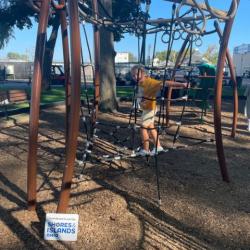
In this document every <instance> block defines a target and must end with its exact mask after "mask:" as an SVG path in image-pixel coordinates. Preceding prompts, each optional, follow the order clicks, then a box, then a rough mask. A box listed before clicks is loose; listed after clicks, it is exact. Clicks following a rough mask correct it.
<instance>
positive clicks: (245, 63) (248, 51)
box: [233, 44, 250, 76]
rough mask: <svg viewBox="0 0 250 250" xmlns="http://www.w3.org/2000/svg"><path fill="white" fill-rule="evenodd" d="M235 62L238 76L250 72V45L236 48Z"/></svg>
mask: <svg viewBox="0 0 250 250" xmlns="http://www.w3.org/2000/svg"><path fill="white" fill-rule="evenodd" d="M233 62H234V65H235V70H236V75H237V76H243V74H244V73H245V72H246V71H250V44H242V45H240V46H237V47H235V48H234V53H233Z"/></svg>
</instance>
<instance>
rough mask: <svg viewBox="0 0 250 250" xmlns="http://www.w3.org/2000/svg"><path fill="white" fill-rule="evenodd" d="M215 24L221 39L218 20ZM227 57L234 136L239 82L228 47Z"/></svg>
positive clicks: (234, 132)
mask: <svg viewBox="0 0 250 250" xmlns="http://www.w3.org/2000/svg"><path fill="white" fill-rule="evenodd" d="M214 26H215V29H216V31H217V33H218V35H219V37H220V39H221V38H222V31H221V29H220V26H219V23H218V22H217V21H215V22H214ZM226 57H227V62H228V66H229V70H230V76H231V80H232V82H233V97H234V112H233V124H232V132H231V137H233V138H234V137H235V134H236V129H237V123H238V112H239V99H238V87H237V85H238V84H237V80H236V74H235V70H234V63H233V59H232V57H231V55H230V52H229V49H228V48H227V51H226Z"/></svg>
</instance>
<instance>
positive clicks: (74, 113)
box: [57, 0, 81, 213]
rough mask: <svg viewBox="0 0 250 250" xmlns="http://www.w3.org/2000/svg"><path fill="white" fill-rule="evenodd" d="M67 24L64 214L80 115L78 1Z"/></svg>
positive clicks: (72, 2)
mask: <svg viewBox="0 0 250 250" xmlns="http://www.w3.org/2000/svg"><path fill="white" fill-rule="evenodd" d="M68 6H69V24H70V45H71V47H70V48H71V72H72V84H71V93H72V100H74V102H72V103H71V110H70V126H69V136H68V145H67V149H68V150H67V151H66V166H65V169H64V174H63V181H62V187H61V193H60V197H59V203H58V207H57V212H58V213H64V212H66V210H67V207H68V203H69V196H70V188H71V184H72V177H73V171H74V163H75V156H76V147H77V137H78V133H79V118H80V116H79V114H80V94H81V91H80V90H81V71H80V62H81V59H80V55H81V51H80V28H79V20H78V1H77V0H69V3H68Z"/></svg>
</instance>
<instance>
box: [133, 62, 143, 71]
mask: <svg viewBox="0 0 250 250" xmlns="http://www.w3.org/2000/svg"><path fill="white" fill-rule="evenodd" d="M130 71H131V72H135V71H141V72H145V68H144V67H143V65H141V64H138V65H135V66H133V67H132V68H131V70H130Z"/></svg>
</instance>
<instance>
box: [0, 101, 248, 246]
mask: <svg viewBox="0 0 250 250" xmlns="http://www.w3.org/2000/svg"><path fill="white" fill-rule="evenodd" d="M129 105H130V104H129V103H125V102H124V103H122V104H121V108H120V110H119V112H117V113H116V114H101V115H100V120H102V121H103V122H105V123H107V124H108V125H110V126H107V127H105V126H104V127H103V130H104V131H105V132H101V131H99V132H98V136H99V139H98V141H99V142H98V144H99V145H104V148H105V149H109V150H111V149H110V148H111V147H112V145H111V144H112V142H113V141H114V138H113V136H110V135H109V132H111V130H112V126H111V124H119V125H120V126H123V125H124V126H126V125H127V124H128V116H129V115H128V114H129ZM180 109H181V107H175V108H174V110H175V111H180ZM242 109H243V108H242V103H241V108H240V111H241V113H240V115H239V128H238V133H237V137H236V138H235V139H233V138H231V137H230V126H231V122H232V104H231V103H230V102H229V100H228V101H225V102H224V103H223V113H222V119H223V135H224V144H225V155H226V159H227V165H228V170H229V174H230V180H231V182H230V183H229V184H228V183H225V182H223V181H222V179H221V176H220V170H219V165H218V161H217V156H216V148H215V144H214V143H212V142H210V143H203V144H199V145H196V146H193V147H191V146H190V147H186V148H183V149H181V150H172V151H170V152H168V153H164V154H161V155H159V157H158V164H159V169H160V190H161V196H162V204H161V206H159V205H158V203H157V188H156V175H155V166H154V159H153V158H151V159H149V162H147V160H146V159H143V158H136V159H128V160H118V161H115V162H109V163H105V162H102V161H101V162H98V161H97V159H96V158H98V155H99V156H100V155H102V154H104V151H103V149H98V150H96V151H94V152H95V155H93V157H92V162H90V163H88V164H87V165H86V166H85V168H84V169H82V167H81V166H77V165H76V168H75V176H74V179H73V185H72V192H71V200H70V206H69V209H68V212H69V213H78V214H79V218H80V219H79V232H78V240H77V241H76V242H55V241H44V240H43V230H44V220H45V214H46V213H48V212H55V211H56V206H57V202H58V197H59V192H60V185H61V179H62V173H63V169H64V162H65V154H64V151H65V150H64V147H65V144H64V142H65V141H64V107H63V106H56V107H53V108H49V109H47V110H42V111H41V117H40V118H41V120H40V129H39V148H38V184H37V190H38V194H37V200H38V204H37V211H36V212H29V211H27V207H26V176H27V171H26V166H27V148H28V115H27V114H22V115H16V116H12V117H11V118H10V119H9V120H5V119H4V118H1V119H0V195H1V203H0V218H1V221H0V228H1V231H0V238H1V246H0V248H1V249H249V246H250V164H249V162H250V133H249V132H247V131H246V127H247V126H246V121H245V118H244V116H243V114H242ZM195 110H196V111H197V110H198V109H197V108H196V109H195ZM177 117H178V115H173V116H172V117H171V118H172V120H171V122H170V124H171V126H170V128H169V130H168V131H170V132H171V133H174V132H175V130H176V125H175V123H174V120H176V119H177ZM81 131H83V127H82V126H81ZM107 132H108V133H107ZM130 134H131V131H130V130H129V129H120V130H119V133H118V134H117V135H118V137H119V138H126V137H127V136H128V135H130ZM181 135H186V136H192V137H196V138H208V139H209V138H214V129H213V116H212V113H211V112H208V114H207V116H206V117H205V118H204V123H203V124H200V123H199V117H198V116H197V115H195V114H194V113H189V114H187V115H186V116H185V117H184V121H183V126H182V128H181ZM138 136H139V131H137V135H136V137H135V142H136V143H137V144H139V137H138ZM84 138H85V135H84V133H81V135H80V137H79V148H78V153H77V155H78V157H80V156H81V152H82V151H81V150H82V148H83V147H84V143H83V142H84ZM160 138H161V141H162V144H163V145H164V147H171V146H172V137H171V136H169V135H165V134H164V135H161V137H160ZM193 142H194V141H193V140H189V139H185V140H184V139H181V138H180V140H178V142H177V144H176V145H187V144H188V145H191V144H192V143H193ZM128 143H129V142H128ZM122 146H123V145H121V144H120V145H119V143H118V144H117V145H116V148H119V149H120V150H124V149H123V147H122ZM112 150H113V148H112ZM112 150H111V152H114V151H112ZM106 154H107V153H106Z"/></svg>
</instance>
